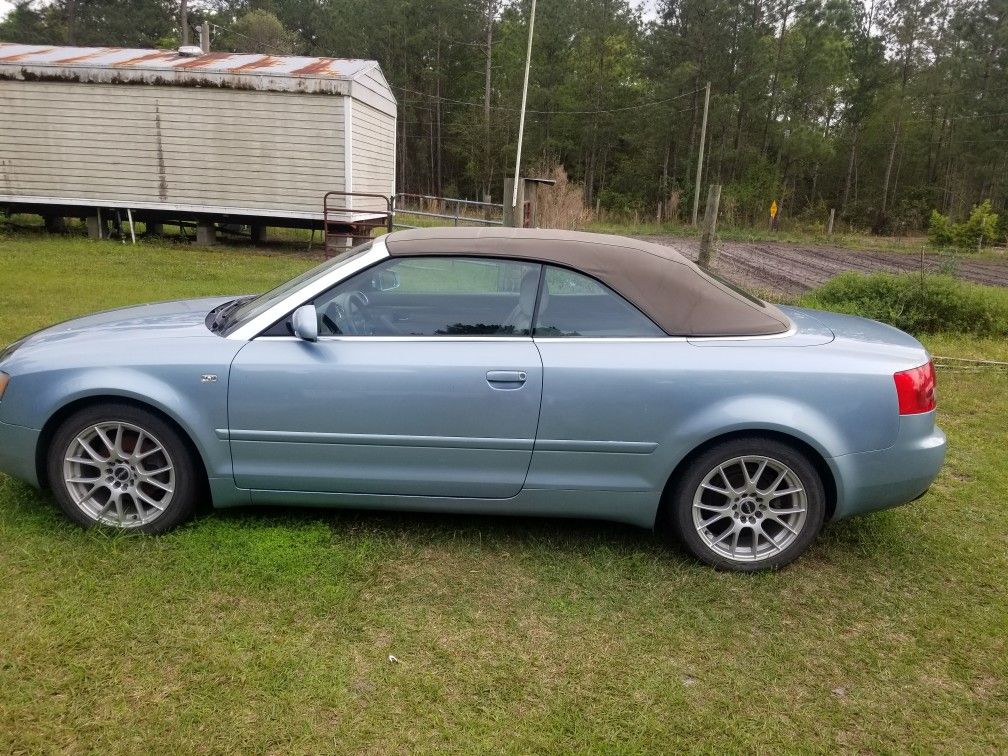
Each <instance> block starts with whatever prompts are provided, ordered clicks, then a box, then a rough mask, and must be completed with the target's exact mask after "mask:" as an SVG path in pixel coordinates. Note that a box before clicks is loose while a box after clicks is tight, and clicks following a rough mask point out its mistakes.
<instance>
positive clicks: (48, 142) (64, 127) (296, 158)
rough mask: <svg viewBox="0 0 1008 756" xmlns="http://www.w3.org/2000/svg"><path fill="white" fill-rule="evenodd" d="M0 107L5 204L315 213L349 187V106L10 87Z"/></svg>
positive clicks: (284, 97) (45, 85)
mask: <svg viewBox="0 0 1008 756" xmlns="http://www.w3.org/2000/svg"><path fill="white" fill-rule="evenodd" d="M0 101H2V102H3V107H2V108H0V134H2V135H3V138H2V139H0V196H4V195H6V196H19V197H37V198H39V199H40V200H47V199H58V198H74V199H77V200H89V201H93V202H94V203H95V204H96V205H100V204H101V203H102V201H103V200H107V201H110V202H111V201H116V202H119V201H121V202H131V201H132V202H136V203H138V204H141V203H142V204H145V205H146V204H152V203H165V204H168V205H175V206H180V205H181V206H188V205H193V206H216V207H221V206H223V207H233V208H235V209H246V210H255V209H264V210H271V211H275V212H285V211H290V212H294V213H297V214H302V213H313V214H315V213H319V212H320V209H321V207H320V206H321V198H322V195H323V194H324V193H325V192H326V191H328V190H329V189H332V188H333V187H340V186H342V185H343V182H344V165H343V155H344V143H343V139H344V134H343V123H344V114H343V108H344V98H343V97H340V96H319V95H304V94H297V93H287V92H267V91H247V90H235V89H200V88H196V87H177V86H122V85H115V84H90V83H89V84H75V83H69V82H68V83H62V82H59V83H57V82H27V81H17V80H0ZM356 105H357V110H364V109H365V108H366V107H367V106H365V105H363V104H360V103H356ZM364 149H365V151H366V150H367V148H364ZM360 170H363V171H364V173H365V175H366V174H367V169H366V168H361V169H360ZM388 170H389V180H391V176H392V169H388Z"/></svg>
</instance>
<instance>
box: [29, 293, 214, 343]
mask: <svg viewBox="0 0 1008 756" xmlns="http://www.w3.org/2000/svg"><path fill="white" fill-rule="evenodd" d="M232 299H234V297H202V298H200V299H180V300H175V301H172V302H155V303H153V304H143V305H135V306H132V307H121V308H119V309H116V310H107V311H106V312H99V313H95V314H94V315H85V316H84V317H82V318H74V319H73V320H67V321H65V322H63V323H58V324H56V325H54V326H50V327H48V328H45V329H43V330H41V331H38V332H36V333H33V334H31V335H30V336H28V337H27V338H25V339H24V341H23V342H22V343H21V345H20V347H19V348H24V347H27V346H40V345H43V344H47V343H52V342H59V341H66V340H69V339H76V338H80V337H82V336H97V337H101V338H108V339H116V338H122V337H129V336H131V335H134V334H143V335H144V336H145V337H149V338H173V337H182V336H192V335H195V334H199V333H205V334H209V333H210V332H209V330H207V327H206V316H207V314H208V313H209V312H210V310H212V309H213V308H214V307H217V306H218V305H221V304H223V303H225V302H228V301H230V300H232Z"/></svg>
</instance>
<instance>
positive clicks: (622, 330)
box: [534, 265, 665, 338]
mask: <svg viewBox="0 0 1008 756" xmlns="http://www.w3.org/2000/svg"><path fill="white" fill-rule="evenodd" d="M534 335H536V336H539V337H570V338H577V337H581V338H656V337H661V336H664V335H665V332H664V331H662V330H661V329H660V328H659V327H658V326H656V325H655V324H654V323H653V322H651V320H650V319H649V318H648V317H647V316H646V315H644V314H643V313H642V312H641V311H640V310H638V309H637V308H636V307H634V306H633V305H632V304H630V303H629V302H627V301H626V300H625V299H623V297H621V296H620V295H619V294H617V293H616V292H614V291H613V290H612V289H610V288H608V287H607V286H604V285H602V284H600V283H599V282H598V281H596V280H595V279H593V278H589V277H588V276H585V275H582V274H580V273H575V272H574V271H573V270H568V269H567V268H557V267H554V266H551V265H550V266H546V276H545V286H544V287H543V291H542V295H541V299H540V302H539V312H538V315H537V317H536V322H535V332H534Z"/></svg>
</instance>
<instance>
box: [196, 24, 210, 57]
mask: <svg viewBox="0 0 1008 756" xmlns="http://www.w3.org/2000/svg"><path fill="white" fill-rule="evenodd" d="M196 31H198V32H199V46H200V50H202V51H203V54H204V55H206V54H207V53H208V52H210V22H209V21H207V20H206V19H204V20H203V23H202V24H200V25H199V26H197V27H196Z"/></svg>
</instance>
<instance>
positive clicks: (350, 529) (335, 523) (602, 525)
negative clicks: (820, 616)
mask: <svg viewBox="0 0 1008 756" xmlns="http://www.w3.org/2000/svg"><path fill="white" fill-rule="evenodd" d="M3 510H6V512H4V511H3ZM0 516H3V519H4V520H6V522H7V523H8V524H9V525H13V526H15V527H16V526H17V524H18V523H20V524H21V525H22V526H23V527H26V528H32V529H35V530H36V532H38V531H40V530H41V531H46V530H47V531H50V532H53V533H56V532H58V533H60V534H61V535H62V536H64V537H73V535H72V534H75V533H81V532H83V531H80V530H79V529H78V528H76V527H75V526H73V525H72V524H71V523H70V522H69V521H67V520H66V519H65V516H64V515H63V513H62V512H61V511H60V510H59V507H58V506H57V505H56V502H55V500H54V499H53V497H52V494H50V493H48V492H44V491H43V492H40V491H37V490H35V489H34V488H31V487H30V486H28V485H27V484H25V483H21V482H20V481H15V480H11V479H9V478H7V479H5V478H4V477H3V476H2V475H0ZM60 524H64V525H65V526H66V527H65V528H63V527H58V526H59V525H60ZM320 525H321V526H324V527H326V528H327V529H328V530H329V531H330V532H331V533H332V536H333V537H334V538H338V539H344V540H345V539H350V540H353V539H355V538H360V539H375V538H377V539H380V540H383V541H387V542H392V543H398V544H400V545H401V544H403V543H408V544H409V545H410V546H411V547H413V548H438V547H448V546H463V547H465V548H481V549H491V550H497V551H521V550H527V551H529V552H533V551H534V552H541V551H550V552H553V553H555V554H567V555H569V556H570V557H572V558H576V557H583V556H588V555H593V554H598V553H599V552H607V553H610V554H614V555H615V554H619V555H624V556H626V555H635V556H638V557H644V558H646V559H663V560H672V561H673V562H675V563H679V564H694V565H697V567H698V568H700V565H699V563H697V562H696V561H695V560H693V559H692V558H691V557H690V556H689V555H688V554H687V553H686V552H685V550H684V549H683V547H682V546H681V545H680V544H678V543H677V542H675V541H671V542H670V541H669V540H668V539H665V538H663V537H661V536H660V535H658V534H656V533H655V532H653V531H651V530H648V529H645V528H638V527H634V526H632V525H627V524H623V523H618V522H610V521H606V520H592V519H578V518H562V517H524V516H504V515H493V514H486V515H483V514H454V513H437V512H431V513H428V512H403V511H390V510H373V509H352V508H317V507H296V506H270V505H256V506H241V507H229V508H226V509H214V508H213V507H212V505H211V504H210V503H209V502H208V501H205V502H204V503H202V504H201V505H200V506H199V507H198V508H197V511H196V515H195V517H194V518H193V520H192V521H190V522H189V523H187V524H185V525H183V526H182V527H181V531H180V532H185V531H187V530H188V531H198V530H200V529H205V528H218V529H225V530H227V529H229V528H233V529H235V531H236V532H237V531H240V530H259V531H267V530H271V529H275V528H289V529H290V528H292V529H295V530H297V529H302V528H311V527H317V526H320ZM920 530H921V524H920V523H918V522H917V521H916V519H915V518H914V517H913V516H912V514H911V510H910V509H909V508H900V509H895V510H889V511H885V512H879V513H875V514H872V515H869V516H865V517H857V518H852V519H849V520H842V521H840V522H835V523H827V524H826V525H825V526H824V528H823V531H822V533H821V534H820V536H819V538H818V539H817V541H816V542H815V543H814V544H813V546H812V549H811V551H810V554H809V556H808V557H806V558H805V559H802V560H800V561H799V563H802V562H805V561H806V559H815V560H816V561H821V562H826V563H831V562H841V561H849V560H850V559H852V558H853V559H855V560H868V561H872V562H873V563H876V564H877V566H878V567H879V568H883V569H884V568H885V565H886V564H887V563H890V562H891V563H892V564H893V566H895V565H897V564H898V563H900V562H904V561H905V559H906V558H907V556H908V555H909V554H911V553H917V552H918V551H919V550H920V544H921V541H920V538H919V533H920ZM89 535H91V536H94V537H99V538H108V537H111V538H129V537H135V536H137V535H139V534H136V533H119V532H115V531H110V530H104V531H100V530H91V531H89ZM155 537H156V536H155Z"/></svg>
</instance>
